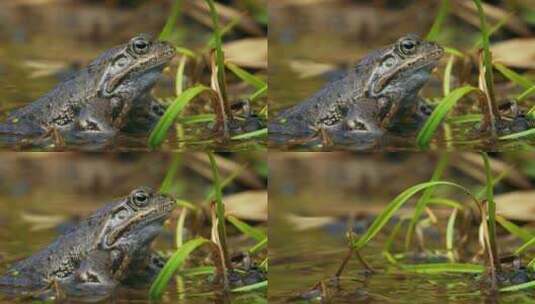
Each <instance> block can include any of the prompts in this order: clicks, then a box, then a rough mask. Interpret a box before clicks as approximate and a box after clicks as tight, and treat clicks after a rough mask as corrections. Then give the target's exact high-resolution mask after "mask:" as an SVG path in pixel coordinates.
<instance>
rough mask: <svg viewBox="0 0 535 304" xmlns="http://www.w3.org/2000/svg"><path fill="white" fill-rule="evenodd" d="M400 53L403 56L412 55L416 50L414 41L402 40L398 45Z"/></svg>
mask: <svg viewBox="0 0 535 304" xmlns="http://www.w3.org/2000/svg"><path fill="white" fill-rule="evenodd" d="M399 46H400V49H401V52H402V53H403V54H405V55H410V54H412V53H414V50H415V49H416V41H414V40H412V39H404V40H402V41H401V42H400V43H399Z"/></svg>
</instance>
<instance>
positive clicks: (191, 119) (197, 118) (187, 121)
mask: <svg viewBox="0 0 535 304" xmlns="http://www.w3.org/2000/svg"><path fill="white" fill-rule="evenodd" d="M214 119H215V115H214V114H199V115H191V116H181V117H179V118H177V119H176V122H178V123H179V124H182V125H193V124H198V123H207V122H212V121H214Z"/></svg>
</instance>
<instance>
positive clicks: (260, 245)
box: [248, 237, 268, 255]
mask: <svg viewBox="0 0 535 304" xmlns="http://www.w3.org/2000/svg"><path fill="white" fill-rule="evenodd" d="M267 244H268V238H267V237H266V238H265V239H263V240H262V241H260V242H258V243H256V245H254V246H253V247H251V248H250V249H249V250H248V252H249V254H250V255H253V254H256V253H257V252H258V251H260V250H262V249H263V248H264V247H266V246H267Z"/></svg>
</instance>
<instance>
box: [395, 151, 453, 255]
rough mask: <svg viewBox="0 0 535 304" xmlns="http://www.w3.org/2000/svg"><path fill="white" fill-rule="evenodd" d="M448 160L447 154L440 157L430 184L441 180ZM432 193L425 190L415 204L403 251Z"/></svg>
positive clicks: (407, 245)
mask: <svg viewBox="0 0 535 304" xmlns="http://www.w3.org/2000/svg"><path fill="white" fill-rule="evenodd" d="M448 160H449V155H448V154H447V153H444V154H442V155H441V156H440V159H439V160H438V163H437V166H436V168H435V170H434V172H433V175H432V176H431V180H430V182H434V181H437V180H439V179H441V178H442V175H443V174H444V170H445V169H446V166H447V165H448ZM434 191H435V189H434V187H429V188H427V189H425V191H424V193H423V194H422V196H421V197H420V199H419V200H418V202H417V203H416V206H415V207H414V212H413V215H412V218H411V221H410V223H409V227H408V228H407V234H406V236H405V250H408V249H409V247H410V245H411V243H412V235H413V233H414V229H415V227H416V223H418V221H419V220H420V216H421V215H422V213H423V212H424V210H425V206H426V205H427V203H428V201H429V199H430V198H431V196H432V195H433V193H434Z"/></svg>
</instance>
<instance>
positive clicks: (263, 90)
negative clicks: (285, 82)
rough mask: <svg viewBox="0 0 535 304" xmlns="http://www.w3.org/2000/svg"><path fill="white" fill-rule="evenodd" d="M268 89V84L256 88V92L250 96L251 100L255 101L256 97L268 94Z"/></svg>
mask: <svg viewBox="0 0 535 304" xmlns="http://www.w3.org/2000/svg"><path fill="white" fill-rule="evenodd" d="M267 90H268V86H267V85H265V86H263V87H261V88H260V89H258V90H256V92H254V93H253V94H251V96H249V100H250V101H255V100H256V99H258V98H260V97H262V96H264V95H266V93H267Z"/></svg>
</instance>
